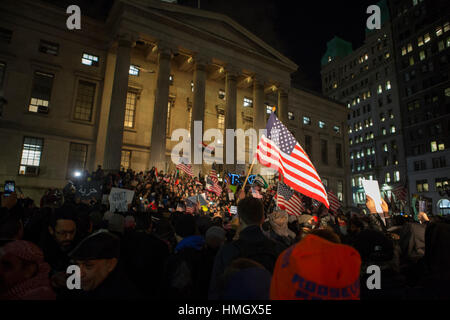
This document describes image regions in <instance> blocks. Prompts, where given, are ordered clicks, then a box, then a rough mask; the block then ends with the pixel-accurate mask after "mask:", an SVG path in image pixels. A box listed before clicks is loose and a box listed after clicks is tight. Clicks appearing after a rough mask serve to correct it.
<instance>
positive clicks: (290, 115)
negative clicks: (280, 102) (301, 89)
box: [288, 112, 295, 120]
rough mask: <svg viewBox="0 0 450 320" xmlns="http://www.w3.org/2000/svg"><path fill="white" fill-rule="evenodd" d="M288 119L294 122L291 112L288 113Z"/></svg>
mask: <svg viewBox="0 0 450 320" xmlns="http://www.w3.org/2000/svg"><path fill="white" fill-rule="evenodd" d="M288 119H289V120H294V119H295V117H294V114H293V113H292V112H288Z"/></svg>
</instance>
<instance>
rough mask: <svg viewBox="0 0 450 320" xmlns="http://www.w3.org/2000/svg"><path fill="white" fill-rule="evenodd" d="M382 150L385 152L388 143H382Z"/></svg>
mask: <svg viewBox="0 0 450 320" xmlns="http://www.w3.org/2000/svg"><path fill="white" fill-rule="evenodd" d="M383 150H384V151H385V152H387V151H388V145H387V143H383Z"/></svg>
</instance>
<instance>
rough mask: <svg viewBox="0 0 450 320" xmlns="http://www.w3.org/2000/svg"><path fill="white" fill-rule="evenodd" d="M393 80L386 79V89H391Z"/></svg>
mask: <svg viewBox="0 0 450 320" xmlns="http://www.w3.org/2000/svg"><path fill="white" fill-rule="evenodd" d="M391 88H392V87H391V81H389V80H388V81H386V90H391Z"/></svg>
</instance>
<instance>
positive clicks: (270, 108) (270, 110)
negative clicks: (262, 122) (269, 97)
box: [266, 104, 273, 114]
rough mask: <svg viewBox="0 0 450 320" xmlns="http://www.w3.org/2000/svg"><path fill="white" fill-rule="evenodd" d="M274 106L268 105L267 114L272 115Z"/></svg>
mask: <svg viewBox="0 0 450 320" xmlns="http://www.w3.org/2000/svg"><path fill="white" fill-rule="evenodd" d="M272 108H273V107H272V106H269V105H268V104H266V113H267V114H271V113H272Z"/></svg>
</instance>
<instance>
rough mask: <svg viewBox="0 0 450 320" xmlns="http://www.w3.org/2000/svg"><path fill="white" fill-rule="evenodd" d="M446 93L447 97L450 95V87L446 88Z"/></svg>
mask: <svg viewBox="0 0 450 320" xmlns="http://www.w3.org/2000/svg"><path fill="white" fill-rule="evenodd" d="M444 93H445V95H446V96H447V97H450V87H448V88H445V91H444Z"/></svg>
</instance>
